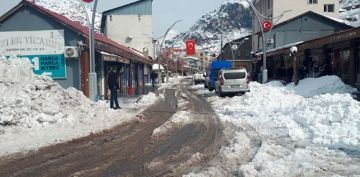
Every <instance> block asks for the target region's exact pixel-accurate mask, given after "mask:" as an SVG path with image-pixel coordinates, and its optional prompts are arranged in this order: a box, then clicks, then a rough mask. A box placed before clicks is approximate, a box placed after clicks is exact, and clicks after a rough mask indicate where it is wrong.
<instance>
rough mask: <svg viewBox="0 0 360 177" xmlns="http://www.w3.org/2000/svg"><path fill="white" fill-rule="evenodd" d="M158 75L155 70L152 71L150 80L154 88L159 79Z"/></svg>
mask: <svg viewBox="0 0 360 177" xmlns="http://www.w3.org/2000/svg"><path fill="white" fill-rule="evenodd" d="M157 76H158V75H157V74H156V73H155V71H154V70H152V71H151V74H150V79H151V83H152V86H153V87H155V80H156V78H157Z"/></svg>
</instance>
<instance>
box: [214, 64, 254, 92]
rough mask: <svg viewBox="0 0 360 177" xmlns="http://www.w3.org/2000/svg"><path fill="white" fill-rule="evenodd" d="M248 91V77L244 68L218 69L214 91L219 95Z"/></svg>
mask: <svg viewBox="0 0 360 177" xmlns="http://www.w3.org/2000/svg"><path fill="white" fill-rule="evenodd" d="M249 91H250V88H249V77H248V73H247V71H246V69H223V70H220V71H219V76H218V80H217V82H216V92H217V93H218V94H219V95H221V96H222V95H224V94H237V93H245V92H249Z"/></svg>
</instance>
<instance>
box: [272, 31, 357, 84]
mask: <svg viewBox="0 0 360 177" xmlns="http://www.w3.org/2000/svg"><path fill="white" fill-rule="evenodd" d="M295 46H296V47H297V48H298V52H297V54H296V55H297V62H294V61H293V60H292V59H291V58H290V57H289V48H290V47H291V46H287V47H284V48H281V49H276V50H272V51H269V53H268V57H269V58H268V66H269V67H268V68H269V79H276V80H285V81H287V82H292V81H293V73H294V72H298V75H299V77H300V79H303V78H307V77H320V76H325V75H337V76H338V77H339V78H341V80H342V81H343V82H344V83H346V84H349V85H352V86H354V87H356V88H358V89H360V27H357V28H352V29H349V30H344V31H340V32H337V33H334V34H331V35H328V36H324V37H320V38H316V39H312V40H308V41H304V42H302V43H299V44H297V45H295ZM294 64H296V65H298V67H296V68H298V70H294Z"/></svg>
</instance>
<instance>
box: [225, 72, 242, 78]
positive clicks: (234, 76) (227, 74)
mask: <svg viewBox="0 0 360 177" xmlns="http://www.w3.org/2000/svg"><path fill="white" fill-rule="evenodd" d="M245 76H246V73H245V72H236V73H225V74H224V77H225V79H244V78H245Z"/></svg>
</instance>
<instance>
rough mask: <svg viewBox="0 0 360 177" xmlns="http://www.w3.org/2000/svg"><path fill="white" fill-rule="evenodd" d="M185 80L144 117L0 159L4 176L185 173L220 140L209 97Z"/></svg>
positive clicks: (203, 160)
mask: <svg viewBox="0 0 360 177" xmlns="http://www.w3.org/2000/svg"><path fill="white" fill-rule="evenodd" d="M189 82H190V81H189V80H185V81H184V83H185V84H182V86H179V85H178V86H176V88H171V89H164V90H162V91H163V92H165V99H163V100H161V101H159V102H157V103H156V104H154V105H153V106H151V107H149V108H148V109H147V110H145V111H144V112H143V113H141V114H139V115H137V116H138V117H139V118H140V119H137V120H138V121H136V122H130V123H126V124H122V125H119V126H117V127H115V128H113V129H110V130H106V131H103V132H102V133H99V134H92V135H90V136H87V137H84V138H81V139H76V140H73V141H70V142H67V143H62V144H58V145H54V146H51V147H46V148H42V149H40V150H38V151H36V152H30V153H28V154H22V155H11V156H7V157H3V158H1V159H0V176H2V177H6V176H18V177H20V176H23V177H31V176H34V177H35V176H36V177H39V176H49V177H50V176H51V177H53V176H57V177H60V176H73V177H75V176H76V177H80V176H86V177H91V176H94V177H95V176H96V177H98V176H106V177H113V176H127V177H131V176H133V177H139V176H181V175H182V174H186V173H187V172H189V171H193V170H196V169H197V168H201V167H202V166H203V165H204V164H206V162H208V161H209V160H210V159H212V158H213V157H214V156H215V154H216V153H218V151H219V149H220V144H222V142H221V141H222V138H221V136H222V135H221V133H220V132H221V131H220V127H219V124H218V122H217V119H218V118H217V117H216V115H215V114H214V111H213V110H212V108H211V106H210V105H209V103H207V102H206V101H205V100H204V99H202V98H200V97H198V96H197V95H195V94H194V93H193V92H192V91H191V90H188V89H187V86H186V83H189Z"/></svg>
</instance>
